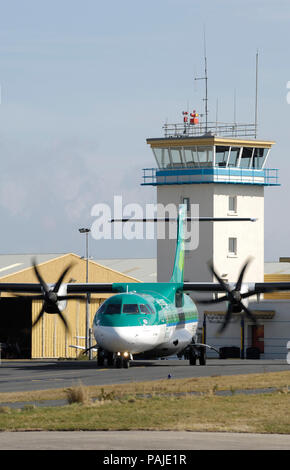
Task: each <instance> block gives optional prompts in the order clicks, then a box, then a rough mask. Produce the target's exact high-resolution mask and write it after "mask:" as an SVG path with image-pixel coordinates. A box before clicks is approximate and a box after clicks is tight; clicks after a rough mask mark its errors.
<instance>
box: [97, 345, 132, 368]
mask: <svg viewBox="0 0 290 470" xmlns="http://www.w3.org/2000/svg"><path fill="white" fill-rule="evenodd" d="M130 360H131V355H130V354H129V353H127V352H124V353H113V352H110V351H105V350H104V349H101V348H100V349H99V351H98V358H97V364H98V366H100V367H103V366H104V364H105V361H106V365H107V366H108V367H116V368H117V369H122V368H123V369H128V368H129V367H130Z"/></svg>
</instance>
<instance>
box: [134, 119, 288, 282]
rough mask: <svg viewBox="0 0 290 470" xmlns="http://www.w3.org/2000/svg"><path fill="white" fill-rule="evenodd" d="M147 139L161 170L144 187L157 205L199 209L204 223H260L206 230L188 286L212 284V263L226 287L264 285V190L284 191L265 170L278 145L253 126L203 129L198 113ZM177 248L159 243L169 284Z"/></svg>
mask: <svg viewBox="0 0 290 470" xmlns="http://www.w3.org/2000/svg"><path fill="white" fill-rule="evenodd" d="M163 129H164V136H163V137H159V138H149V139H147V143H148V144H149V145H150V147H151V149H152V151H153V155H154V157H155V162H156V167H155V168H145V169H144V170H143V183H142V184H143V185H145V186H146V185H150V186H156V187H157V203H159V204H163V205H164V206H166V205H168V204H172V203H173V204H175V205H176V206H178V205H179V204H181V203H186V204H187V207H188V215H189V216H190V215H191V212H190V211H191V205H192V204H195V205H198V207H199V216H200V217H222V218H228V217H229V218H235V217H237V218H247V217H251V218H254V219H256V221H255V222H242V221H234V222H233V221H229V222H227V221H225V222H201V223H200V224H199V240H198V246H197V247H195V248H194V249H190V247H189V244H187V246H188V248H187V251H186V255H185V276H184V280H185V281H203V282H211V281H213V280H214V279H213V278H212V274H211V272H210V271H209V269H208V266H207V263H208V261H210V260H212V262H213V264H214V266H215V268H216V270H217V271H218V272H219V274H220V275H221V276H222V277H223V279H224V280H225V281H229V282H235V281H237V278H238V275H239V272H240V269H241V266H242V265H243V263H244V262H245V261H246V259H248V258H249V257H252V262H251V263H250V265H249V268H248V270H247V272H246V274H245V277H244V280H245V282H252V281H256V282H259V281H260V282H262V281H264V188H265V187H266V186H279V182H278V170H277V169H271V168H268V167H266V165H267V164H268V160H269V154H270V151H271V148H272V146H273V144H274V142H272V141H268V140H258V139H257V138H256V126H255V124H236V123H235V124H226V123H219V124H216V123H206V125H204V124H202V123H201V122H200V120H199V117H198V115H197V113H196V112H195V111H194V112H193V113H191V114H190V115H189V116H187V113H185V112H184V113H183V122H181V123H178V124H166V125H165V126H164V127H163ZM175 244H176V240H172V239H171V240H170V239H168V238H166V239H164V240H160V239H158V240H157V266H158V268H157V277H158V281H160V282H162V281H163V282H165V281H168V280H169V278H170V274H171V270H172V266H173V261H174V252H175Z"/></svg>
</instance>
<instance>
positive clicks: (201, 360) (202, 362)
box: [199, 348, 206, 366]
mask: <svg viewBox="0 0 290 470" xmlns="http://www.w3.org/2000/svg"><path fill="white" fill-rule="evenodd" d="M199 365H200V366H205V365H206V355H205V349H204V348H202V349H201V351H200V356H199Z"/></svg>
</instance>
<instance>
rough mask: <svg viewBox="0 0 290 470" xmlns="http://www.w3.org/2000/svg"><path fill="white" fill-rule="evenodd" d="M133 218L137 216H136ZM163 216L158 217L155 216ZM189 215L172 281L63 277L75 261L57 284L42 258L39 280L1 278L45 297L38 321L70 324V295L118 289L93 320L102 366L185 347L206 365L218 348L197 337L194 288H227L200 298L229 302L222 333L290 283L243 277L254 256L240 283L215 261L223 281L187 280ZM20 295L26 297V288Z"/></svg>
mask: <svg viewBox="0 0 290 470" xmlns="http://www.w3.org/2000/svg"><path fill="white" fill-rule="evenodd" d="M198 219H199V220H200V221H203V220H207V221H209V220H211V221H213V222H214V221H223V220H226V221H228V220H234V221H237V220H243V221H251V222H254V221H255V219H251V218H244V219H239V218H234V219H230V218H225V219H221V218H219V219H216V218H207V217H204V218H202V217H200V218H198ZM123 220H125V221H126V220H127V219H123ZM131 220H134V221H135V219H131ZM136 220H137V219H136ZM152 220H153V219H152ZM158 220H159V219H154V221H158ZM168 220H169V219H168ZM170 220H171V219H170ZM189 220H193V218H189V217H187V209H186V205H183V204H182V205H180V206H179V212H178V217H177V243H176V252H175V260H174V266H173V272H172V276H171V279H170V281H169V282H162V283H161V282H154V283H111V284H103V283H85V284H77V283H67V284H65V283H63V279H64V277H65V275H66V274H67V272H68V271H69V269H70V266H69V267H67V268H66V269H65V270H64V272H63V273H62V274H61V276H60V277H59V279H58V281H57V282H56V283H55V284H53V285H47V284H46V282H45V281H44V280H43V278H42V276H41V274H40V272H39V269H38V267H37V264H36V262H35V261H33V268H34V271H35V275H36V277H37V279H38V283H35V284H33V283H0V292H11V293H13V295H19V293H24V294H32V295H29V298H30V299H32V300H33V299H35V300H42V301H43V305H42V308H41V310H40V312H39V314H38V316H37V318H36V320H35V322H34V323H33V325H32V326H34V325H35V324H36V323H37V322H38V321H39V320H40V319H41V318H42V316H43V315H44V314H45V313H47V314H57V315H59V316H60V318H61V320H62V322H63V323H64V325H65V327H66V328H67V329H68V328H69V325H68V324H67V321H66V319H65V317H64V316H63V314H62V311H63V310H64V308H65V307H66V303H67V301H68V300H70V299H80V300H84V299H85V298H86V296H87V295H90V294H93V293H110V294H112V296H110V297H109V298H108V299H106V300H105V301H104V302H103V304H102V305H101V306H100V308H99V309H98V310H97V312H96V314H95V317H94V320H93V333H94V337H95V340H96V345H94V346H93V348H94V349H96V348H97V350H98V354H97V365H98V366H104V364H105V365H106V366H108V367H116V368H128V367H129V365H130V361H131V360H132V359H133V358H134V359H135V358H138V357H142V358H146V359H156V358H165V357H168V356H172V355H178V354H179V355H180V354H182V353H183V352H184V351H186V357H188V359H189V364H190V365H195V364H196V361H197V359H198V360H199V364H200V365H205V364H206V348H210V349H215V348H213V347H212V346H210V345H207V344H202V343H197V342H195V337H196V332H197V327H198V320H199V313H198V309H197V305H196V302H195V301H194V300H193V299H192V298H191V297H190V295H189V293H190V292H207V293H211V294H216V295H217V294H218V293H223V294H224V295H222V296H221V297H217V296H215V297H213V298H210V299H201V300H199V301H198V303H200V304H208V303H220V302H224V301H226V302H227V305H228V306H227V312H226V315H225V318H224V322H223V324H222V326H221V329H220V333H222V332H223V331H224V330H225V328H226V327H227V325H228V323H229V322H230V320H231V317H232V314H233V313H235V312H237V313H240V314H241V315H246V316H247V317H248V318H249V319H250V320H251V321H253V322H254V323H256V319H255V317H254V315H253V314H252V312H251V311H250V310H249V308H248V307H247V305H246V303H245V302H247V299H248V298H249V297H251V296H254V295H256V296H259V295H260V294H263V293H267V292H276V291H283V290H284V291H287V290H288V291H290V283H289V282H279V283H265V282H260V283H243V276H244V274H245V271H246V269H247V266H248V264H249V260H247V261H246V262H245V264H244V266H243V267H242V270H241V272H240V275H239V277H238V281H237V282H236V283H226V282H225V281H224V280H223V279H222V278H221V277H220V276H219V274H218V273H217V272H216V270H215V268H214V267H213V265H212V264H209V268H210V270H211V272H212V274H213V275H214V276H215V277H216V279H217V281H218V282H184V279H183V273H184V254H185V224H186V223H187V221H189ZM147 221H149V220H147ZM112 222H114V220H112ZM84 294H85V295H86V296H85V297H84ZM20 296H21V297H25V295H22V294H21V295H20ZM217 352H218V351H217Z"/></svg>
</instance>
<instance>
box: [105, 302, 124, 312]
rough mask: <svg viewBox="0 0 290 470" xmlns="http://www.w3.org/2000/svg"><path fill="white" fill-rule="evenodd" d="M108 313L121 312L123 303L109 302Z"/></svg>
mask: <svg viewBox="0 0 290 470" xmlns="http://www.w3.org/2000/svg"><path fill="white" fill-rule="evenodd" d="M106 313H108V314H114V313H121V304H109V305H108V306H107V308H106Z"/></svg>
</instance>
